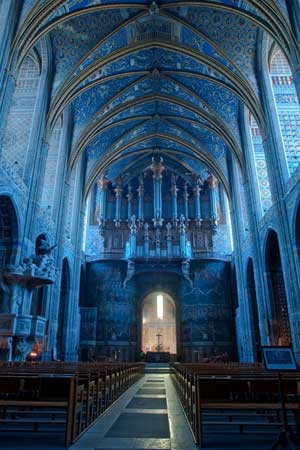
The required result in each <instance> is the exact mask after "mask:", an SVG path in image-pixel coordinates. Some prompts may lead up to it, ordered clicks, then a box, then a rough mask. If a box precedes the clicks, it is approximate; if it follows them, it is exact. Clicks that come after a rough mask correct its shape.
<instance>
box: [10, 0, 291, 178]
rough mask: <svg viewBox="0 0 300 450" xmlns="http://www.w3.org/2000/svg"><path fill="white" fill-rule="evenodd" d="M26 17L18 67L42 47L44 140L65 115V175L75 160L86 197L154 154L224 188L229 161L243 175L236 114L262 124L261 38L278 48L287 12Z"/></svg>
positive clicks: (42, 13)
mask: <svg viewBox="0 0 300 450" xmlns="http://www.w3.org/2000/svg"><path fill="white" fill-rule="evenodd" d="M271 3H272V5H271ZM26 11H27V14H28V16H27V18H26V20H21V21H20V28H19V32H18V35H17V39H16V45H17V48H18V49H19V59H20V61H22V59H23V58H24V56H25V55H26V54H27V53H28V52H29V51H30V49H32V48H34V46H36V45H38V43H39V40H40V39H43V38H45V37H46V39H48V42H49V43H50V44H51V47H52V58H53V67H54V74H53V76H54V84H53V91H52V100H51V105H50V110H49V115H48V122H47V126H48V128H47V129H48V133H49V134H51V130H52V129H53V127H54V126H55V123H56V121H57V120H58V119H59V118H60V117H61V114H62V113H63V111H64V110H65V108H67V107H70V106H71V110H72V113H73V122H74V130H73V136H72V148H71V151H70V164H71V166H74V165H75V164H76V161H77V160H78V158H79V156H80V155H81V154H82V153H84V155H85V157H86V161H87V177H86V178H87V180H88V183H90V185H92V183H93V182H94V181H96V179H97V176H99V175H100V172H101V171H103V170H106V171H107V173H108V174H109V176H110V177H117V176H118V174H119V173H120V172H122V171H123V170H124V168H126V167H133V166H134V164H133V163H134V160H135V158H140V160H143V158H144V155H147V154H148V155H149V154H151V152H153V148H156V149H157V148H158V149H161V152H162V153H163V152H165V153H166V154H168V158H172V157H173V158H174V161H175V159H176V161H177V162H176V164H178V161H181V163H182V164H185V165H186V166H188V167H189V168H191V169H192V170H195V171H198V172H199V173H200V172H201V171H202V172H203V171H205V170H209V171H213V172H215V174H216V175H217V176H218V177H219V178H221V181H223V182H225V183H226V182H227V183H228V168H227V161H228V157H229V155H233V157H234V158H237V159H238V161H239V163H240V164H243V150H242V143H241V142H242V140H241V136H240V115H241V108H242V106H243V105H246V106H247V108H248V109H249V110H250V111H251V112H252V114H253V116H254V117H255V118H256V120H257V121H258V122H259V121H260V117H259V114H260V99H259V90H258V85H257V79H256V67H255V61H256V51H257V43H258V40H259V35H260V33H261V30H263V31H265V32H267V33H269V34H270V35H271V36H272V37H273V38H274V39H276V40H277V41H278V42H279V43H280V45H281V47H282V48H284V47H285V45H286V42H287V41H288V40H289V34H288V32H289V30H288V25H287V19H286V7H285V2H283V1H282V0H276V1H273V2H269V1H267V0H262V1H260V2H259V1H257V0H214V1H213V0H206V1H204V0H201V1H171V0H161V1H157V2H153V1H152V0H151V1H149V0H138V1H130V0H119V1H118V2H115V1H113V0H65V1H64V0H39V1H35V2H34V1H31V0H26ZM285 26H286V31H285ZM145 157H146V156H145ZM112 164H113V166H111V165H112ZM174 164H175V162H174ZM132 170H133V169H132Z"/></svg>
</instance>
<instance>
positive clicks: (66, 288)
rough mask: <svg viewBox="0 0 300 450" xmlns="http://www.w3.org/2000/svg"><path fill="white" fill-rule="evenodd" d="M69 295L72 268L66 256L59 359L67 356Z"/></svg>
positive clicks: (60, 302) (60, 306)
mask: <svg viewBox="0 0 300 450" xmlns="http://www.w3.org/2000/svg"><path fill="white" fill-rule="evenodd" d="M69 296H70V269H69V263H68V260H67V258H64V259H63V264H62V274H61V282H60V298H59V314H58V330H57V356H58V358H59V359H62V360H63V359H64V357H65V347H66V332H67V325H68V324H67V320H68V316H67V312H68V300H69Z"/></svg>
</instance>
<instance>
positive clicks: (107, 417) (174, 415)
mask: <svg viewBox="0 0 300 450" xmlns="http://www.w3.org/2000/svg"><path fill="white" fill-rule="evenodd" d="M273 441H274V438H273V437H271V436H267V437H262V438H259V437H256V436H252V437H251V438H250V437H247V436H244V437H243V436H240V435H235V436H234V435H230V436H228V438H226V436H224V435H220V436H218V435H216V434H214V433H213V434H211V435H209V436H208V437H207V438H206V440H205V448H207V449H210V450H215V449H230V450H235V449H236V450H237V449H238V450H240V449H241V447H242V448H243V450H267V449H268V450H269V449H270V448H271V445H272V442H273ZM0 442H1V443H0V448H1V450H38V449H42V450H62V449H64V448H65V447H64V446H63V438H62V436H61V435H60V436H59V435H55V434H52V435H51V436H50V437H49V436H47V437H46V436H41V435H36V434H35V435H31V436H26V435H25V436H22V437H21V438H18V437H17V436H7V435H4V436H3V435H2V436H1V438H0ZM121 449H122V450H129V449H135V450H163V449H170V450H195V449H197V447H196V446H195V445H194V443H193V438H192V434H191V432H190V428H189V426H188V424H187V421H186V419H185V416H184V413H183V410H182V408H181V405H180V402H179V399H178V397H177V395H176V391H175V389H174V386H173V383H172V381H171V378H170V375H169V374H162V373H159V374H157V373H155V374H153V373H146V375H145V376H144V377H143V378H142V379H141V380H140V381H139V382H137V383H136V384H135V385H133V386H132V387H131V388H129V389H128V390H127V391H126V392H125V393H124V394H123V395H122V396H121V397H120V399H119V400H118V401H117V402H115V404H114V405H112V406H111V407H110V408H109V409H108V410H107V411H106V412H105V414H103V416H101V418H99V419H98V420H97V421H96V422H95V424H94V425H93V426H92V427H91V428H90V429H89V430H88V431H87V432H86V433H85V434H84V435H83V436H82V437H81V438H80V439H79V440H78V441H77V442H76V443H75V444H74V445H72V446H71V447H70V449H69V450H121Z"/></svg>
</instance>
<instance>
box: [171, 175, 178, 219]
mask: <svg viewBox="0 0 300 450" xmlns="http://www.w3.org/2000/svg"><path fill="white" fill-rule="evenodd" d="M176 181H177V176H176V175H175V174H174V173H173V174H172V176H171V195H172V219H173V221H174V222H176V221H177V219H178V207H177V192H178V191H179V189H178V188H177V186H176Z"/></svg>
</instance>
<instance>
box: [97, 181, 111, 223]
mask: <svg viewBox="0 0 300 450" xmlns="http://www.w3.org/2000/svg"><path fill="white" fill-rule="evenodd" d="M107 185H108V179H107V177H106V175H103V176H101V178H99V180H98V181H97V186H98V189H99V207H98V210H99V217H98V222H99V223H102V222H103V221H104V220H105V219H106V194H107Z"/></svg>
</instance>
